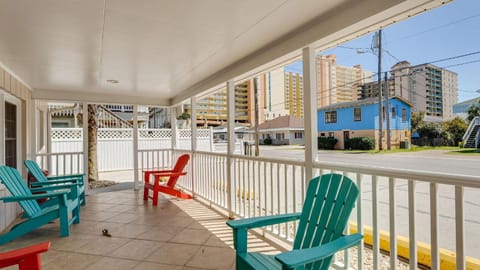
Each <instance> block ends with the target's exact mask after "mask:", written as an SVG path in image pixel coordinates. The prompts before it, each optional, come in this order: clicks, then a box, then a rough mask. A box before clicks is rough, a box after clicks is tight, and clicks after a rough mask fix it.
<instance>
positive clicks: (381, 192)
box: [174, 150, 480, 269]
mask: <svg viewBox="0 0 480 270" xmlns="http://www.w3.org/2000/svg"><path fill="white" fill-rule="evenodd" d="M177 152H178V151H177V150H176V151H175V154H174V156H178V153H177ZM227 160H229V159H228V157H227V155H225V154H218V153H209V152H195V153H194V159H193V166H194V170H193V173H192V171H190V172H189V175H190V177H193V179H194V181H193V183H194V184H193V185H191V183H192V182H191V181H192V180H191V179H189V180H188V181H186V182H187V183H188V185H183V184H182V185H183V188H185V189H187V190H190V191H192V192H193V193H194V194H195V196H196V197H199V198H202V199H204V200H207V201H208V202H209V203H211V204H214V205H216V206H218V207H221V208H223V209H225V210H227V211H229V212H231V213H233V214H234V215H236V216H239V217H255V216H265V215H271V214H282V213H291V212H297V211H301V208H302V204H303V200H304V194H305V189H306V185H307V179H305V163H304V162H297V161H287V160H279V159H272V158H258V157H245V156H238V155H234V156H231V157H230V160H231V164H230V171H231V176H232V177H231V178H230V182H228V179H229V176H228V166H229V164H227ZM329 172H335V173H340V174H344V175H347V176H349V177H350V178H351V179H353V180H354V181H356V183H357V185H358V187H359V189H360V191H361V192H360V197H359V198H358V201H357V204H356V208H355V210H354V213H353V214H352V216H351V221H352V222H354V223H352V224H357V225H356V227H357V228H358V229H359V230H360V232H362V233H363V232H364V231H363V229H364V226H368V227H371V230H372V232H368V233H369V234H371V237H369V238H371V239H372V241H371V243H369V244H370V245H372V246H373V247H372V249H373V260H372V264H373V269H379V268H380V254H381V253H380V235H382V237H384V238H385V237H387V238H388V239H389V240H388V243H389V245H390V247H389V248H390V252H391V253H390V254H392V256H391V261H390V269H397V262H396V257H397V255H399V256H402V257H405V258H409V259H410V260H409V263H410V269H416V268H417V263H426V264H431V266H432V269H440V248H446V249H449V250H452V251H453V252H456V265H457V266H459V267H457V269H465V265H466V255H468V256H473V257H478V254H479V253H478V252H479V251H480V249H479V247H478V245H477V242H478V239H480V225H479V224H480V223H479V222H478V221H479V220H478V215H477V214H474V216H470V217H469V218H465V217H464V213H471V214H470V215H472V214H473V213H478V209H477V208H476V207H477V206H476V205H475V204H472V203H467V204H466V203H465V202H464V198H472V197H475V196H478V195H476V194H478V193H479V191H480V177H478V176H463V175H453V174H439V173H433V172H422V171H409V170H398V169H390V168H388V169H387V168H380V167H371V166H358V165H348V164H336V163H327V162H321V163H316V164H314V175H321V174H324V173H329ZM229 187H231V188H230V189H229ZM229 190H231V192H229ZM229 200H231V201H229ZM440 209H441V210H440ZM420 224H421V225H420ZM419 225H420V226H419ZM296 226H297V224H296V223H295V222H291V223H289V224H282V225H276V226H270V227H267V228H265V231H266V232H268V233H270V234H272V235H274V236H276V237H277V238H279V239H282V240H284V241H287V242H290V243H291V241H292V240H293V239H294V237H295V232H296ZM353 229H356V228H352V230H353ZM347 231H348V230H347ZM467 232H468V235H469V237H468V238H465V235H466V234H467ZM365 233H366V232H365ZM398 236H403V237H406V238H407V239H408V240H407V241H406V244H405V241H404V242H402V245H407V248H406V249H405V248H402V250H401V252H400V253H401V254H399V251H398V250H397V237H398ZM417 241H420V242H423V243H427V244H429V245H430V249H429V250H430V252H429V253H430V254H426V255H425V251H424V250H423V251H422V252H423V253H421V254H422V257H418V256H417V245H416V243H417ZM357 250H358V254H359V255H358V257H359V258H360V259H359V260H357V261H358V264H357V265H355V266H354V267H355V268H357V269H363V264H364V263H365V262H364V261H363V246H359V247H358V248H357ZM404 250H408V254H405V253H402V252H403V251H404ZM423 255H425V256H423ZM350 256H351V255H350V254H349V253H348V252H346V253H344V260H343V261H344V263H346V265H349V264H351V260H350ZM428 258H432V261H431V262H430V261H425V259H427V260H428ZM469 260H470V259H469ZM462 266H463V267H462Z"/></svg>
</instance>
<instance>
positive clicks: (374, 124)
mask: <svg viewBox="0 0 480 270" xmlns="http://www.w3.org/2000/svg"><path fill="white" fill-rule="evenodd" d="M383 103H384V106H383V132H382V133H383V136H382V137H383V142H382V147H383V149H385V148H386V144H387V140H386V136H387V132H386V128H387V121H386V111H385V105H386V102H385V101H384V102H383ZM389 106H390V108H389V112H388V116H389V117H390V142H391V148H392V149H394V148H400V143H401V142H407V144H406V145H410V127H411V125H410V112H411V108H412V105H411V104H410V103H409V102H408V101H407V100H405V99H403V98H401V97H393V98H390V99H389ZM378 113H379V109H378V99H377V98H370V99H364V100H358V101H352V102H342V103H336V104H332V105H329V106H326V107H322V108H320V109H318V135H319V136H320V137H335V138H336V139H337V140H338V142H337V144H336V145H335V149H344V145H345V144H344V142H345V141H346V140H348V139H349V138H354V137H373V138H375V148H376V149H378V135H379V134H378V125H379V123H378Z"/></svg>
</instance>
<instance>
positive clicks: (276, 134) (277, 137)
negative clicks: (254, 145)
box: [275, 133, 284, 141]
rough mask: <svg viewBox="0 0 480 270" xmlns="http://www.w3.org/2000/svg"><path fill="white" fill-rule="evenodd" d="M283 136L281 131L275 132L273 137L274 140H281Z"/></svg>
mask: <svg viewBox="0 0 480 270" xmlns="http://www.w3.org/2000/svg"><path fill="white" fill-rule="evenodd" d="M283 138H284V137H283V133H275V139H276V140H279V141H280V140H283Z"/></svg>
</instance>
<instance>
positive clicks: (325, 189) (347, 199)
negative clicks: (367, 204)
mask: <svg viewBox="0 0 480 270" xmlns="http://www.w3.org/2000/svg"><path fill="white" fill-rule="evenodd" d="M357 196H358V188H357V186H356V185H355V184H354V183H353V182H352V180H350V179H349V178H348V177H346V176H343V175H340V174H326V175H322V176H321V177H320V176H319V177H316V178H314V179H312V180H311V181H310V184H309V185H308V190H307V194H306V198H305V202H304V205H303V211H302V212H301V213H294V214H282V215H276V216H267V217H256V218H248V219H240V220H230V221H227V225H228V226H230V227H232V228H233V240H234V246H235V250H236V253H237V255H236V269H238V270H240V269H241V270H248V269H284V270H285V269H296V270H299V269H309V270H310V269H315V270H318V269H322V270H326V269H328V268H329V266H330V264H331V261H332V257H333V255H334V254H335V253H336V252H338V251H340V250H343V249H346V248H349V247H352V246H355V245H357V244H359V243H360V241H361V240H362V238H363V236H362V235H361V234H352V235H345V236H344V235H343V231H344V229H345V226H346V224H347V222H348V218H349V216H350V213H351V211H352V209H353V207H354V204H355V200H356V199H357ZM295 220H300V222H299V224H298V230H297V233H296V237H295V241H294V243H293V250H292V251H288V252H284V253H281V254H278V255H266V254H261V253H254V252H247V231H248V229H252V228H258V227H263V226H268V225H274V224H279V223H283V222H289V221H295Z"/></svg>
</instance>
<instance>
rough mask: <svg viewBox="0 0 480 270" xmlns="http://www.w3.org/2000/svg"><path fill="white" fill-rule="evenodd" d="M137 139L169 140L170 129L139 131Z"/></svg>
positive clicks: (170, 136)
mask: <svg viewBox="0 0 480 270" xmlns="http://www.w3.org/2000/svg"><path fill="white" fill-rule="evenodd" d="M138 137H139V138H152V139H170V138H172V130H171V129H163V128H162V129H139V130H138Z"/></svg>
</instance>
